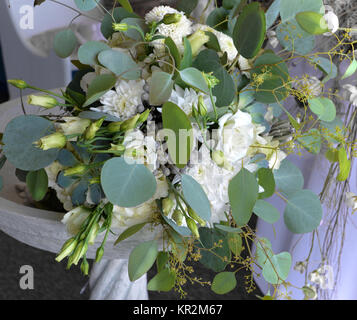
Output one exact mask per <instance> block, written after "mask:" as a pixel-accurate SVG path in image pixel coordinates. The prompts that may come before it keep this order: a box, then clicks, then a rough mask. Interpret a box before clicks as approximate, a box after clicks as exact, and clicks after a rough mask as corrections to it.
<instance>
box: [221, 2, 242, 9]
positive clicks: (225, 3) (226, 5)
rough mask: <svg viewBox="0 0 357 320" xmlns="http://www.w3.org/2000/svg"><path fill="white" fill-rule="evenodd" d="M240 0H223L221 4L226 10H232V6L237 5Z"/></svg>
mask: <svg viewBox="0 0 357 320" xmlns="http://www.w3.org/2000/svg"><path fill="white" fill-rule="evenodd" d="M241 1H242V0H223V2H222V5H223V7H224V8H225V9H227V10H232V9H233V8H234V7H236V6H237V5H239V4H240V3H241Z"/></svg>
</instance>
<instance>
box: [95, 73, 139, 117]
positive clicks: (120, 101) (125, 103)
mask: <svg viewBox="0 0 357 320" xmlns="http://www.w3.org/2000/svg"><path fill="white" fill-rule="evenodd" d="M144 85H145V80H138V81H135V80H130V81H126V80H119V81H118V82H117V84H116V85H115V91H114V90H110V91H108V92H107V93H106V94H104V95H103V97H102V98H101V99H100V102H101V103H102V104H103V105H102V106H100V107H98V108H91V110H93V111H98V112H105V113H108V114H111V115H113V116H116V117H118V118H120V119H121V120H122V121H125V120H128V119H130V118H132V117H133V116H135V115H136V114H137V113H138V108H141V107H142V100H141V96H142V95H143V93H144V92H145V91H144Z"/></svg>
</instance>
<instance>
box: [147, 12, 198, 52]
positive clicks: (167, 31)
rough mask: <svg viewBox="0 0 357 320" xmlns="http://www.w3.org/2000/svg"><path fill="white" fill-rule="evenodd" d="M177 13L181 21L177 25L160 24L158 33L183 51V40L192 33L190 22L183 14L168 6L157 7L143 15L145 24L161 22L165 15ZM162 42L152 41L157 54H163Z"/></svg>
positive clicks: (160, 40) (161, 40)
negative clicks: (168, 38)
mask: <svg viewBox="0 0 357 320" xmlns="http://www.w3.org/2000/svg"><path fill="white" fill-rule="evenodd" d="M172 13H178V14H181V19H180V21H179V22H177V23H171V24H164V23H162V24H160V25H159V26H158V33H159V34H161V35H163V36H164V37H171V38H172V40H173V41H174V42H175V44H176V45H177V47H178V48H179V49H180V50H183V42H182V41H183V38H184V37H187V36H188V35H190V34H191V33H192V22H191V21H190V20H189V19H188V18H187V17H186V16H185V13H184V12H179V11H177V10H176V9H174V8H171V7H169V6H158V7H155V8H153V9H152V10H151V11H150V12H148V13H147V14H146V15H145V21H146V23H147V24H150V23H152V22H159V21H161V20H162V19H163V18H164V17H165V15H166V14H172ZM163 43H164V40H163V39H159V40H155V41H153V44H154V46H155V48H156V49H157V50H158V51H159V52H164V51H165V47H164V46H163Z"/></svg>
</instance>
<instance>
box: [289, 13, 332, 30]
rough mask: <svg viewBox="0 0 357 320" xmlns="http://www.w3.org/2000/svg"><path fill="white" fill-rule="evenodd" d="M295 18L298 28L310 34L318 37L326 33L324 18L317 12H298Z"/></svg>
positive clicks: (326, 27)
mask: <svg viewBox="0 0 357 320" xmlns="http://www.w3.org/2000/svg"><path fill="white" fill-rule="evenodd" d="M295 18H296V21H297V22H298V24H299V25H300V27H301V28H302V29H303V30H305V31H306V32H308V33H310V34H313V35H319V34H324V33H325V32H328V26H327V23H326V20H325V19H324V16H323V15H322V14H320V13H318V12H314V11H304V12H299V13H298V14H297V15H296V17H295Z"/></svg>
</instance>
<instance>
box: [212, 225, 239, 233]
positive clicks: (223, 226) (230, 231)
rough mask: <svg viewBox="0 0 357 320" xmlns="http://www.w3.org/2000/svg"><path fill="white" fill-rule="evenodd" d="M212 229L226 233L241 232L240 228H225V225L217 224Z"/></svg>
mask: <svg viewBox="0 0 357 320" xmlns="http://www.w3.org/2000/svg"><path fill="white" fill-rule="evenodd" d="M214 227H215V228H216V229H219V230H222V231H224V232H228V233H241V232H242V229H240V228H232V227H229V226H225V225H223V224H219V223H215V224H214Z"/></svg>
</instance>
